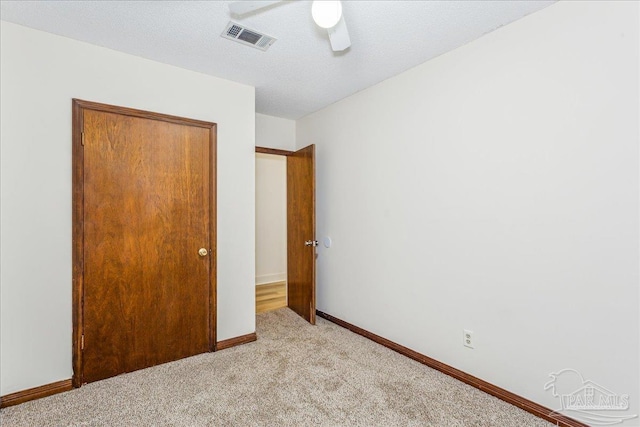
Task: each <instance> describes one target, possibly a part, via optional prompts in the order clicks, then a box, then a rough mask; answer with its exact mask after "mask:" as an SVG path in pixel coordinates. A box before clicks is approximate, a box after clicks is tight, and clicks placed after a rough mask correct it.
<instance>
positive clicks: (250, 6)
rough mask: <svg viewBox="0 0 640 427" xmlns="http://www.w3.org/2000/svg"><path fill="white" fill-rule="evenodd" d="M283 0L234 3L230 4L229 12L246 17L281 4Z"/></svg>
mask: <svg viewBox="0 0 640 427" xmlns="http://www.w3.org/2000/svg"><path fill="white" fill-rule="evenodd" d="M281 1H282V0H264V1H248V0H247V1H232V2H231V3H229V11H230V12H231V13H232V14H234V15H238V16H242V15H245V14H247V13H250V12H254V11H256V10H260V9H264V8H265V7H269V6H271V5H272V4H276V3H280V2H281Z"/></svg>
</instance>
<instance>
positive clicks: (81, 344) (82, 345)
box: [80, 334, 84, 350]
mask: <svg viewBox="0 0 640 427" xmlns="http://www.w3.org/2000/svg"><path fill="white" fill-rule="evenodd" d="M80 350H84V334H82V338H80Z"/></svg>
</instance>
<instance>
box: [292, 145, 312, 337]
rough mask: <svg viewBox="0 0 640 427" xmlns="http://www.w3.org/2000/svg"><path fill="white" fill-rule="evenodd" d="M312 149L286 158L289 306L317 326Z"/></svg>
mask: <svg viewBox="0 0 640 427" xmlns="http://www.w3.org/2000/svg"><path fill="white" fill-rule="evenodd" d="M315 186H316V182H315V145H310V146H308V147H306V148H303V149H301V150H299V151H296V152H295V153H293V154H290V155H288V156H287V298H288V305H289V308H291V309H292V310H293V311H295V312H296V313H298V314H299V315H300V316H302V317H303V318H304V319H306V320H307V321H308V322H310V323H311V324H313V325H315V323H316V248H315V247H316V244H317V243H316V238H315V236H316V214H315V212H316V209H315Z"/></svg>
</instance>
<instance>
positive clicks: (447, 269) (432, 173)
mask: <svg viewBox="0 0 640 427" xmlns="http://www.w3.org/2000/svg"><path fill="white" fill-rule="evenodd" d="M638 16H639V14H638V3H637V2H621V3H614V2H594V1H590V2H560V3H557V4H555V5H552V6H550V7H548V8H546V9H544V10H542V11H540V12H537V13H535V14H533V15H530V16H528V17H525V18H524V19H521V20H519V21H516V22H515V23H512V24H510V25H507V26H505V27H503V28H501V29H499V30H497V31H494V32H492V33H490V34H487V35H485V36H484V37H482V38H480V39H479V40H476V41H474V42H472V43H469V44H467V45H465V46H463V47H461V48H459V49H457V50H454V51H452V52H450V53H448V54H445V55H442V56H440V57H438V58H436V59H434V60H432V61H429V62H427V63H425V64H422V65H421V66H418V67H416V68H414V69H411V70H409V71H407V72H405V73H403V74H401V75H398V76H396V77H393V78H391V79H389V80H387V81H384V82H382V83H380V84H378V85H376V86H374V87H372V88H369V89H367V90H364V91H362V92H360V93H358V94H355V95H353V96H351V97H349V98H347V99H344V100H342V101H341V102H338V103H336V104H334V105H332V106H329V107H327V108H326V109H324V110H321V111H319V112H317V113H314V114H311V115H310V116H307V117H305V118H303V119H300V120H298V121H297V123H296V126H297V145H298V147H303V146H305V145H307V144H309V143H316V144H317V203H318V223H317V224H318V225H317V228H318V229H317V232H318V237H320V238H322V237H323V236H331V237H332V239H333V247H332V248H331V249H325V248H323V247H321V248H319V252H320V254H319V258H318V290H317V292H318V309H319V310H322V311H325V312H327V313H330V314H331V315H334V316H336V317H339V318H342V319H344V320H346V321H348V322H351V323H353V324H355V325H358V326H360V327H363V328H365V329H367V330H369V331H372V332H374V333H376V334H379V335H381V336H383V337H386V338H389V339H391V340H393V341H395V342H398V343H400V344H402V345H405V346H407V347H409V348H412V349H415V350H417V351H419V352H421V353H423V354H426V355H429V356H431V357H434V358H435V359H437V360H440V361H442V362H444V363H447V364H449V365H452V366H454V367H456V368H459V369H462V370H463V371H465V372H468V373H470V374H472V375H475V376H478V377H480V378H482V379H485V380H487V381H489V382H491V383H494V384H496V385H498V386H501V387H503V388H506V389H507V390H510V391H512V392H514V393H517V394H519V395H522V396H524V397H526V398H529V399H531V400H534V401H536V402H539V403H540V404H543V405H545V406H548V407H550V408H552V409H558V408H559V402H558V400H557V399H555V398H554V397H552V396H551V394H550V393H548V392H545V391H544V390H543V385H544V384H545V382H546V381H547V380H548V379H549V377H548V375H549V373H551V372H554V371H558V370H560V369H563V368H573V369H576V370H578V371H580V372H581V373H582V374H583V375H584V377H585V378H586V379H589V380H592V381H595V382H597V383H599V384H601V385H602V386H605V387H607V388H609V389H610V390H612V391H614V392H616V393H627V394H629V395H630V396H631V400H632V405H633V406H632V408H631V411H630V412H631V413H635V414H637V413H638V412H639V408H638V398H639V397H640V393H639V389H638V376H639V372H638V360H639V354H638V336H639V331H638V323H639V322H638V321H639V318H638V301H639V297H638V288H639V281H638V271H639V253H638V243H639V241H638V236H639V225H638V222H639V211H638V195H639V185H638V184H639V180H638V174H639V167H638V163H639V161H638V159H639V152H638V145H639V143H638V139H639V138H638V124H639V123H638V114H639V109H638V75H639V67H638V56H639V49H638V44H639V42H638ZM463 328H469V329H471V330H473V331H474V333H475V340H476V348H475V349H474V350H470V349H467V348H465V347H463V346H462V330H463ZM636 421H637V420H636ZM630 424H631V425H633V424H634V423H633V422H632V423H630ZM625 425H626V424H625ZM635 425H637V424H635Z"/></svg>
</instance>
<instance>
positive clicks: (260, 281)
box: [256, 273, 287, 286]
mask: <svg viewBox="0 0 640 427" xmlns="http://www.w3.org/2000/svg"><path fill="white" fill-rule="evenodd" d="M286 280H287V273H276V274H263V275H262V276H256V286H257V285H266V284H267V283H273V282H285V281H286Z"/></svg>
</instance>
